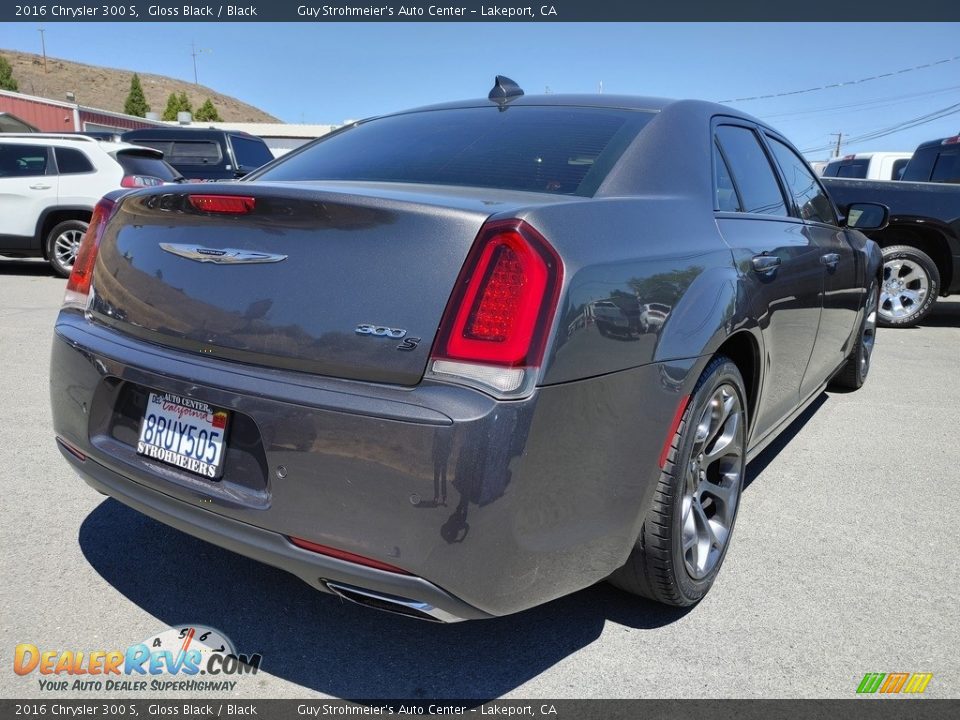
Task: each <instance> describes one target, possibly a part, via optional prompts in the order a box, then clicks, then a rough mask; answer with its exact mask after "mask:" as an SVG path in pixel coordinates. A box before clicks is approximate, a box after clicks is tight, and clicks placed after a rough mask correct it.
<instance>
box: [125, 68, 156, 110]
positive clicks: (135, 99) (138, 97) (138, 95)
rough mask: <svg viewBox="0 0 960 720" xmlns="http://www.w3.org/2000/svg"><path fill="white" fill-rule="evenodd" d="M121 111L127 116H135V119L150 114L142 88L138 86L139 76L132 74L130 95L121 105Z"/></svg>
mask: <svg viewBox="0 0 960 720" xmlns="http://www.w3.org/2000/svg"><path fill="white" fill-rule="evenodd" d="M123 111H124V112H125V113H126V114H127V115H136V116H137V117H146V115H147V113H148V112H150V106H149V105H147V99H146V98H145V97H144V96H143V87H141V85H140V76H139V75H137V74H136V73H134V74H133V79H132V80H130V93H129V94H128V95H127V99H126V101H125V102H124V103H123Z"/></svg>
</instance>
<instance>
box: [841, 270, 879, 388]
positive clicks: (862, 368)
mask: <svg viewBox="0 0 960 720" xmlns="http://www.w3.org/2000/svg"><path fill="white" fill-rule="evenodd" d="M879 300H880V289H879V287H878V286H877V284H876V283H871V285H870V289H869V290H868V291H867V299H866V301H865V303H864V306H863V318H861V320H860V327H859V328H858V329H857V342H856V343H855V344H854V346H853V350H852V351H851V352H850V357H848V358H847V361H846V363H844V365H843V368H842V369H841V370H840V372H838V373H837V374H836V375H835V376H834V378H833V380H832V381H831V384H832V385H834V386H835V387H840V388H846V389H847V390H859V389H860V388H861V387H863V384H864V383H865V382H866V381H867V374H868V373H869V372H870V360H871V358H872V356H873V346H874V342H875V341H876V338H877V306H878V305H879Z"/></svg>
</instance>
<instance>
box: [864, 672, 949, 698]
mask: <svg viewBox="0 0 960 720" xmlns="http://www.w3.org/2000/svg"><path fill="white" fill-rule="evenodd" d="M932 679H933V673H903V672H901V673H867V674H866V675H864V676H863V680H861V681H860V684H859V685H858V686H857V694H858V695H873V694H874V693H880V694H881V695H897V694H900V693H903V694H906V695H919V694H920V693H922V692H923V691H924V690H926V689H927V685H929V684H930V681H931V680H932Z"/></svg>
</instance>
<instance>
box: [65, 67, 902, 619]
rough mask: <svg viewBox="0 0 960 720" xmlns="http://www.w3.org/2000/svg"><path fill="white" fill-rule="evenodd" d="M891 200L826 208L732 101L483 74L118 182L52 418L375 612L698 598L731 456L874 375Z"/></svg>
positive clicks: (187, 521)
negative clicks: (453, 94)
mask: <svg viewBox="0 0 960 720" xmlns="http://www.w3.org/2000/svg"><path fill="white" fill-rule="evenodd" d="M886 215H887V213H886V209H885V208H883V207H882V206H876V205H873V206H871V205H857V206H852V207H851V208H850V209H849V212H848V218H846V219H841V218H839V217H838V215H837V212H836V210H835V209H834V206H833V205H832V204H831V202H830V200H829V199H828V198H827V196H826V195H825V194H824V192H823V189H822V187H821V186H820V183H819V182H818V180H817V179H816V178H815V177H814V175H813V174H812V173H811V172H810V169H809V167H808V166H807V164H806V163H805V162H804V161H803V160H802V159H801V158H800V156H799V155H798V154H797V152H796V151H795V150H794V148H793V147H792V146H791V145H790V143H789V142H787V141H786V140H785V139H784V138H783V137H782V136H781V135H779V134H778V133H777V132H775V131H774V130H772V129H771V128H769V127H767V126H766V125H764V124H762V123H760V122H758V121H756V120H754V119H752V118H750V117H748V116H746V115H742V114H740V113H738V112H736V111H734V110H732V109H730V108H727V107H722V106H719V105H713V104H709V103H704V102H696V101H668V100H660V99H653V98H635V97H612V96H608V95H594V96H560V95H549V96H545V97H529V96H522V91H520V89H519V88H518V87H516V85H514V84H512V83H511V82H510V81H508V80H506V79H502V78H500V79H498V83H497V86H496V87H495V88H494V91H493V92H492V93H491V95H490V98H489V99H484V100H479V101H468V102H459V103H452V104H448V105H442V106H435V107H429V108H423V109H419V110H412V111H409V112H401V113H397V114H394V115H390V116H386V117H381V118H376V119H372V120H369V121H365V122H360V123H357V124H355V125H353V126H351V127H348V128H346V129H344V130H342V131H338V132H336V133H333V134H332V135H329V136H327V137H325V138H322V139H321V140H319V141H317V142H314V143H312V144H310V145H308V146H306V147H304V148H302V149H300V150H298V151H295V152H292V153H290V154H289V155H287V156H286V157H284V158H283V159H281V160H278V161H276V162H274V163H272V164H270V165H267V166H266V167H265V168H263V169H261V170H259V171H257V172H256V173H254V174H253V175H252V176H250V177H249V179H247V180H244V181H242V182H240V183H232V184H204V185H186V186H178V187H176V188H168V187H163V188H156V189H148V190H144V191H136V192H133V193H130V194H127V195H122V196H117V195H111V196H108V197H107V198H105V199H104V200H103V201H102V202H101V203H100V205H99V206H98V207H97V210H96V213H95V216H94V218H93V220H92V223H91V226H90V230H89V232H88V233H87V236H86V238H85V239H84V241H83V246H82V248H81V250H80V253H79V257H78V259H77V262H76V265H75V267H74V271H73V275H72V277H71V278H70V280H69V283H68V286H67V293H66V299H65V304H64V307H63V309H62V312H61V313H60V315H59V317H58V319H57V325H56V335H55V340H54V343H53V357H52V368H51V376H50V384H51V398H52V404H53V418H54V430H55V433H56V438H57V442H58V445H59V447H60V449H61V451H62V452H63V455H64V457H65V458H66V459H67V460H68V461H69V463H70V464H71V466H72V467H73V468H74V469H75V470H76V471H77V472H78V473H79V474H80V475H81V476H82V477H83V478H84V479H85V480H86V481H87V482H88V483H89V484H90V485H92V486H93V487H95V488H96V489H98V490H100V491H101V492H103V493H106V494H108V495H111V496H113V497H114V498H116V499H117V500H119V501H120V502H123V503H126V504H127V505H129V506H131V507H133V508H136V509H137V510H140V511H142V512H144V513H146V514H147V515H150V516H152V517H154V518H156V519H158V520H160V521H162V522H165V523H168V524H170V525H172V526H174V527H177V528H180V529H181V530H184V531H185V532H188V533H191V534H193V535H196V536H198V537H201V538H204V539H206V540H209V541H210V542H213V543H216V544H218V545H221V546H223V547H226V548H229V549H231V550H234V551H236V552H238V553H242V554H244V555H247V556H250V557H252V558H256V559H258V560H261V561H263V562H265V563H269V564H271V565H275V566H278V567H281V568H284V569H286V570H288V571H290V572H292V573H295V574H296V575H298V576H299V577H301V578H302V579H303V580H305V581H307V582H308V583H310V584H311V585H313V586H314V587H316V588H318V589H321V590H324V591H329V592H333V593H336V594H339V595H341V596H342V597H345V598H348V599H350V600H354V601H356V602H359V603H363V604H365V605H369V606H373V607H377V608H381V609H386V610H392V611H394V612H400V613H403V614H407V615H412V616H416V617H422V618H431V619H435V620H445V621H453V620H460V619H469V618H485V617H491V616H498V615H504V614H507V613H513V612H517V611H519V610H523V609H524V608H529V607H531V606H534V605H537V604H539V603H543V602H546V601H548V600H550V599H552V598H556V597H559V596H562V595H564V594H566V593H571V592H573V591H576V590H578V589H581V588H584V587H586V586H588V585H590V584H592V583H595V582H597V581H599V580H603V579H606V578H609V579H611V580H612V581H613V582H614V583H616V584H617V585H618V586H620V587H621V588H624V589H626V590H629V591H631V592H634V593H637V594H639V595H643V596H646V597H650V598H654V599H656V600H659V601H662V602H665V603H669V604H673V605H689V604H692V603H695V602H697V601H698V600H700V599H701V598H702V597H703V596H704V594H705V593H706V592H707V590H708V589H709V588H710V586H711V584H712V583H713V581H714V578H715V577H716V575H717V572H718V570H719V568H720V565H721V563H722V561H723V558H724V554H725V552H726V550H727V548H728V546H729V543H730V535H731V533H732V531H733V527H734V522H735V520H736V514H737V507H738V505H739V502H740V492H741V488H742V483H743V476H744V466H745V464H746V462H747V461H748V459H750V457H752V456H753V455H755V454H756V453H757V452H759V451H760V450H761V449H762V448H763V447H764V446H765V445H766V444H767V443H768V442H769V441H770V440H771V439H772V438H773V437H774V436H775V435H776V434H777V433H778V432H779V431H780V430H781V429H783V428H784V426H785V425H786V424H788V423H789V422H790V420H791V419H792V418H793V417H794V416H796V414H797V413H798V412H799V411H800V410H802V409H803V408H804V407H805V406H806V404H808V403H809V402H810V401H811V400H812V399H813V398H815V397H816V396H817V395H818V394H819V393H820V392H821V391H822V390H823V389H824V387H825V386H826V385H827V383H828V382H830V381H831V380H833V381H835V382H837V383H840V384H842V385H845V386H848V387H854V388H855V387H858V386H859V385H861V384H862V383H863V381H864V378H865V376H866V374H867V371H868V369H869V364H870V354H871V350H872V348H873V344H874V333H875V327H876V309H877V296H878V278H879V273H880V268H881V259H880V253H879V251H878V249H877V247H876V246H875V245H874V244H873V243H872V242H871V241H869V240H867V239H866V237H864V236H863V235H862V234H861V233H860V232H858V231H857V230H854V229H852V227H851V226H853V225H857V226H859V227H868V226H869V227H879V226H882V225H883V224H884V223H885V221H886ZM651 309H655V310H656V313H655V314H656V316H657V317H656V318H655V320H656V321H654V319H653V316H652V310H651ZM647 316H650V317H647ZM825 470H826V469H825Z"/></svg>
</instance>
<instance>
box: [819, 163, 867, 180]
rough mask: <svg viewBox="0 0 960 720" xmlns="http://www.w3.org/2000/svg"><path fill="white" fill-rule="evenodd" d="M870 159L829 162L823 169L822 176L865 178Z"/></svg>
mask: <svg viewBox="0 0 960 720" xmlns="http://www.w3.org/2000/svg"><path fill="white" fill-rule="evenodd" d="M869 166H870V160H869V159H867V158H864V159H862V160H841V161H840V162H832V163H829V164H828V165H827V167H826V169H825V170H824V171H823V177H842V178H865V177H866V176H867V168H868V167H869Z"/></svg>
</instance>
